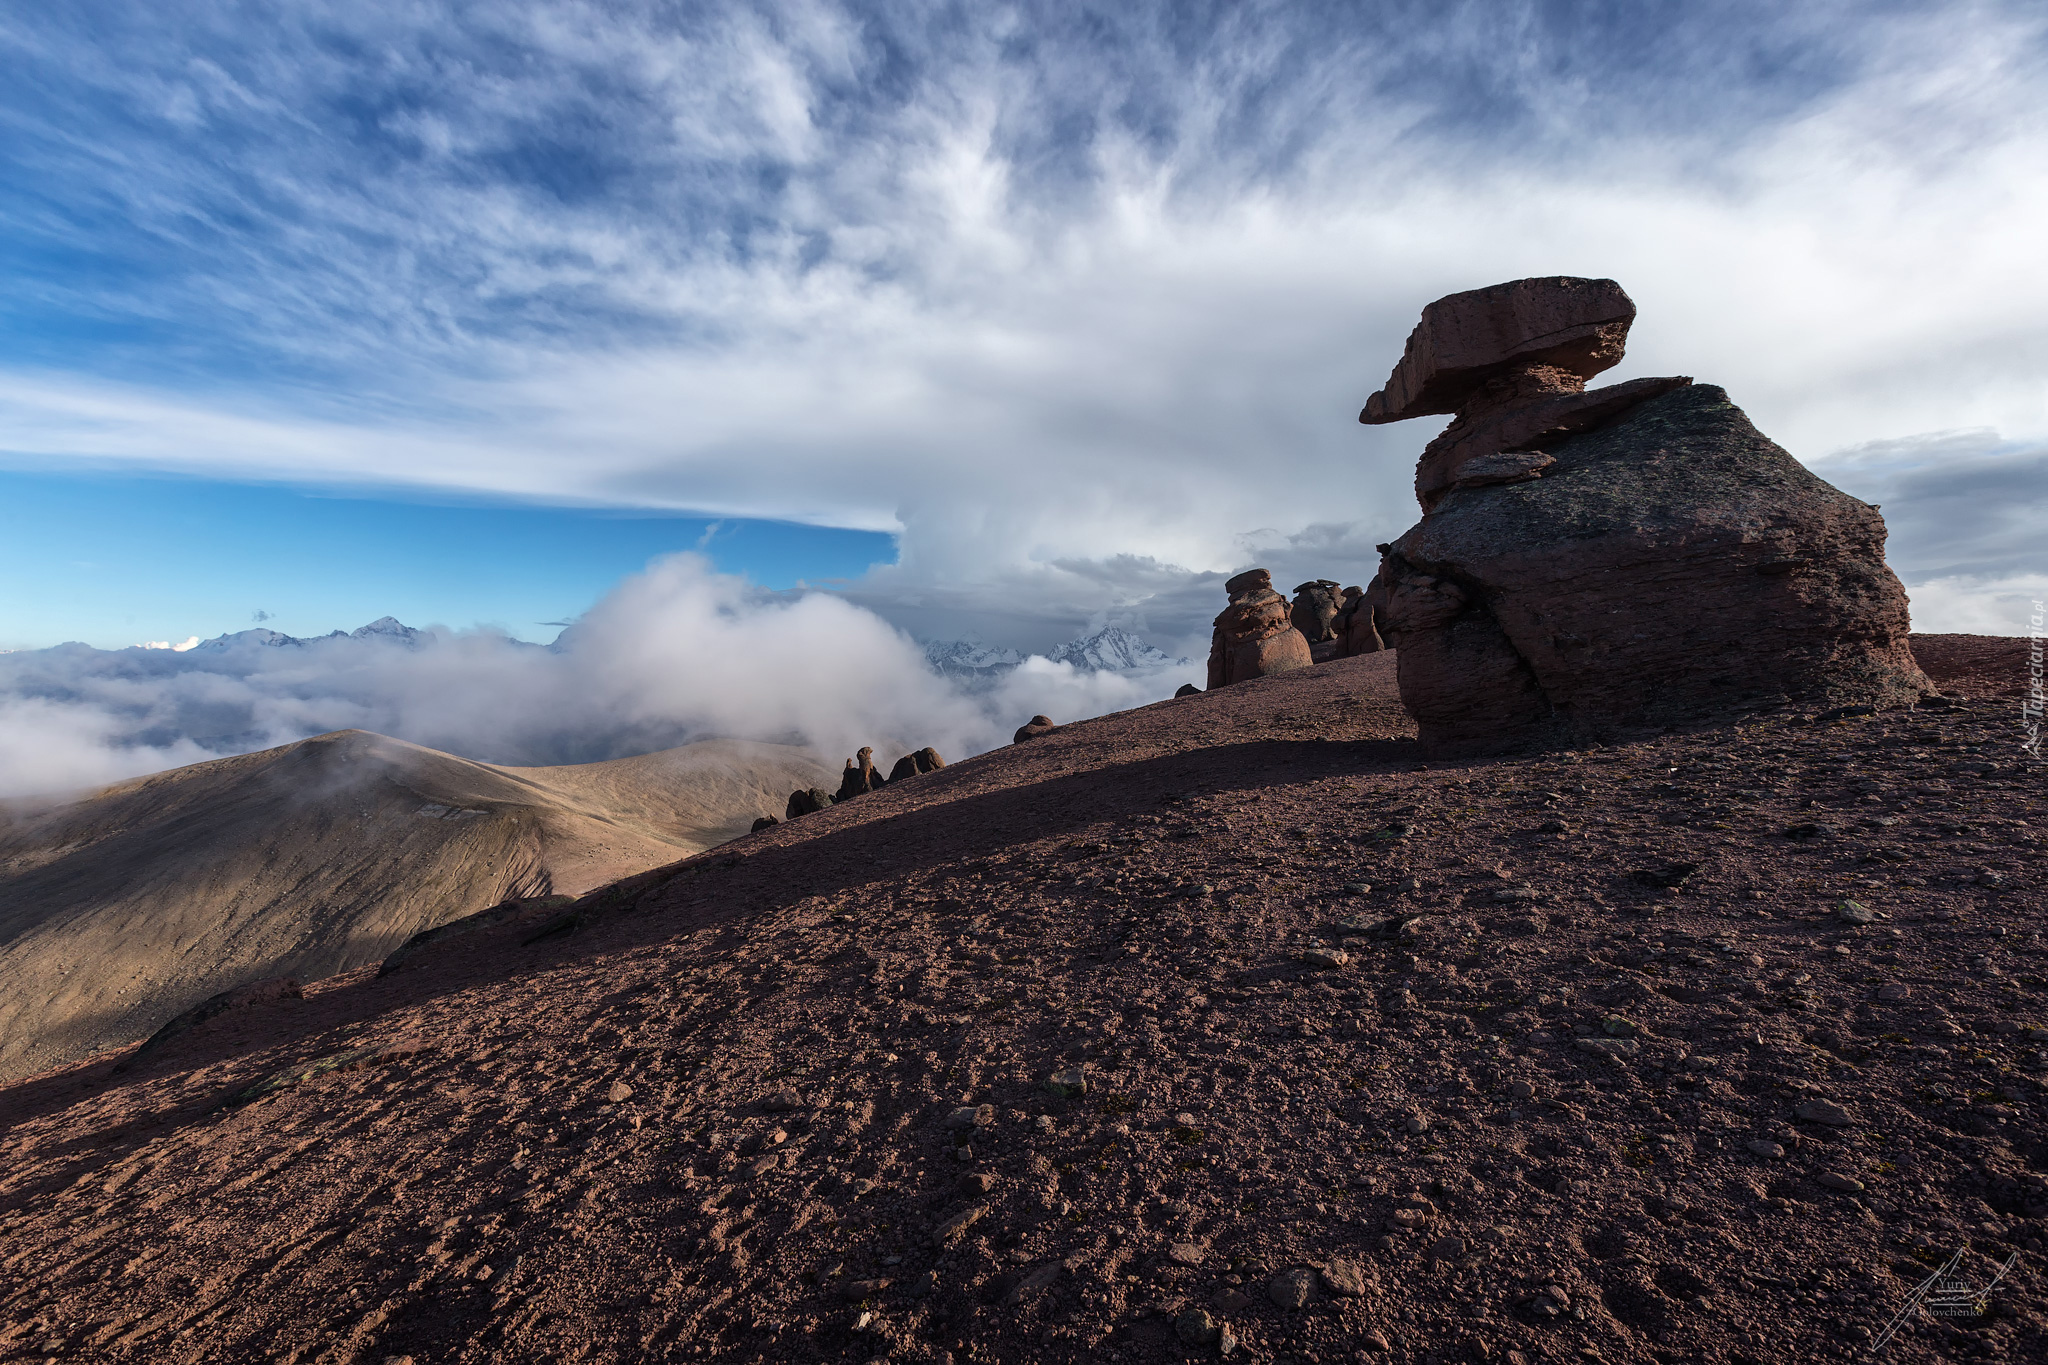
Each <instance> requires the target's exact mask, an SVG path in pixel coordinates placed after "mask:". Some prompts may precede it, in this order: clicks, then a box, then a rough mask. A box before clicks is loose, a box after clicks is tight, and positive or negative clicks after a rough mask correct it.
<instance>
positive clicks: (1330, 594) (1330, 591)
mask: <svg viewBox="0 0 2048 1365" xmlns="http://www.w3.org/2000/svg"><path fill="white" fill-rule="evenodd" d="M1288 619H1289V620H1290V621H1292V622H1293V623H1294V628H1295V629H1296V630H1298V631H1300V632H1301V638H1302V639H1304V640H1307V641H1308V642H1309V643H1310V644H1311V645H1316V644H1321V643H1322V642H1323V641H1325V640H1334V639H1336V638H1337V630H1336V620H1337V585H1336V583H1335V582H1333V581H1332V580H1330V579H1327V578H1318V579H1314V580H1312V581H1310V582H1307V583H1303V584H1301V585H1300V586H1298V587H1296V588H1295V590H1294V605H1293V606H1292V607H1291V608H1289V610H1288Z"/></svg>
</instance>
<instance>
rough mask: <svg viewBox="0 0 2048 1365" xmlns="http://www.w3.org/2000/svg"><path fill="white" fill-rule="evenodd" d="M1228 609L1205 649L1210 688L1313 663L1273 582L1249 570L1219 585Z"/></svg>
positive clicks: (1269, 575)
mask: <svg viewBox="0 0 2048 1365" xmlns="http://www.w3.org/2000/svg"><path fill="white" fill-rule="evenodd" d="M1223 590H1224V591H1225V592H1227V593H1229V594H1230V605H1229V606H1227V607H1225V608H1224V609H1223V612H1222V614H1221V615H1219V616H1218V617H1217V618H1216V622H1215V634H1214V635H1213V636H1211V638H1210V644H1209V687H1210V688H1211V690H1213V689H1215V688H1218V687H1227V686H1228V685H1230V684H1231V683H1234V682H1243V681H1244V680H1245V679H1247V678H1263V677H1267V676H1269V675H1271V674H1274V673H1285V672H1287V671H1288V670H1289V669H1294V668H1306V667H1307V666H1308V665H1309V664H1310V663H1311V662H1312V660H1311V658H1310V656H1309V648H1308V640H1307V638H1306V637H1304V636H1303V635H1302V633H1301V632H1300V631H1298V630H1296V629H1295V628H1294V624H1293V622H1292V620H1291V619H1290V609H1289V607H1288V603H1287V599H1286V598H1285V597H1282V596H1281V595H1280V594H1279V593H1277V592H1275V591H1273V576H1272V575H1271V574H1269V573H1267V572H1266V571H1265V570H1264V569H1247V570H1246V571H1245V572H1243V573H1241V574H1239V575H1237V576H1236V577H1235V578H1233V579H1231V580H1229V581H1228V582H1226V583H1225V584H1224V585H1223Z"/></svg>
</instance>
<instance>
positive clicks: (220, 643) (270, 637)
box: [194, 626, 305, 653]
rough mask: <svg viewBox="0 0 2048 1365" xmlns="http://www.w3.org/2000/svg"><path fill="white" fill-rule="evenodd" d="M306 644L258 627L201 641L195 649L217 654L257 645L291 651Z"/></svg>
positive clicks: (275, 631) (276, 631)
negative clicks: (244, 646)
mask: <svg viewBox="0 0 2048 1365" xmlns="http://www.w3.org/2000/svg"><path fill="white" fill-rule="evenodd" d="M304 643H305V641H304V640H301V639H298V638H296V637H294V636H290V635H286V634H285V633H284V632H283V631H280V630H270V629H267V628H265V627H263V626H257V627H256V628H255V629H253V630H238V631H234V632H232V633H231V634H227V635H216V636H214V637H213V638H212V639H211V640H201V641H200V642H199V643H198V644H197V645H195V646H194V648H196V649H204V650H208V651H212V652H216V653H217V652H219V651H221V650H226V649H235V648H237V647H239V646H242V645H257V646H260V647H262V648H265V649H290V648H294V647H296V646H298V645H303V644H304Z"/></svg>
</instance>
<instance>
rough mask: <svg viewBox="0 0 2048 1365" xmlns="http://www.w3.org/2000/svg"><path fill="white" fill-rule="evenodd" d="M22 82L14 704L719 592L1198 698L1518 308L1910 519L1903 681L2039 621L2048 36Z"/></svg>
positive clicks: (1019, 20)
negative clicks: (1236, 594) (1616, 292)
mask: <svg viewBox="0 0 2048 1365" xmlns="http://www.w3.org/2000/svg"><path fill="white" fill-rule="evenodd" d="M0 65H4V68H5V69H6V70H7V71H8V73H9V79H8V80H7V81H6V82H5V83H0V506H4V507H5V508H6V510H5V511H4V512H0V532H4V534H5V535H6V537H7V541H8V543H7V545H6V546H5V547H4V548H0V574H4V575H5V580H4V581H5V584H6V586H7V590H6V591H5V592H0V647H13V648H24V647H40V646H46V645H51V644H55V643H57V642H58V641H61V640H69V639H77V640H84V641H86V642H88V643H92V644H95V645H100V646H107V647H118V646H120V645H125V644H130V643H134V642H136V641H138V640H143V639H166V638H170V639H183V638H186V637H188V636H191V635H199V636H202V637H205V636H211V635H214V634H218V633H221V632H225V631H232V630H236V629H241V628H245V627H246V626H248V625H249V624H251V623H252V622H253V621H255V620H256V619H257V617H258V614H259V613H269V614H270V619H269V621H268V623H269V624H271V625H273V626H274V627H276V628H280V629H284V628H287V627H289V629H290V630H291V631H292V632H293V633H300V632H305V633H311V632H316V631H325V630H329V629H334V628H344V629H346V628H350V627H353V626H355V625H359V624H362V623H363V622H364V621H367V620H369V619H372V618H373V617H376V616H381V615H384V614H387V613H388V614H394V615H398V616H400V617H401V618H402V619H406V620H408V621H409V622H411V623H412V624H415V625H426V624H432V623H438V624H442V625H446V626H449V627H452V628H455V629H457V630H461V629H467V628H472V627H477V626H490V627H493V628H496V629H498V630H501V631H504V632H507V633H509V634H510V635H512V636H513V637H515V638H520V639H545V638H550V636H551V632H552V630H553V629H554V628H553V627H548V626H544V625H543V624H542V623H546V622H553V621H562V620H573V619H576V618H577V617H578V616H579V615H581V614H583V613H586V612H589V611H591V610H593V609H594V608H595V607H596V605H597V604H598V603H599V602H601V601H604V600H607V598H606V595H607V594H608V593H616V592H617V591H619V585H620V584H621V583H622V582H624V581H626V580H627V578H628V576H630V575H632V574H634V573H635V572H637V571H639V570H640V569H642V568H644V567H645V566H646V565H647V564H648V563H649V562H650V561H653V560H655V559H657V557H659V556H661V555H663V554H668V553H672V552H676V551H695V552H701V553H702V554H703V555H704V556H706V558H707V562H708V564H709V566H710V567H709V570H707V572H711V573H713V574H714V575H715V574H727V575H735V576H738V577H740V578H742V579H744V580H745V581H747V582H749V583H751V584H752V585H754V586H756V587H759V588H763V589H775V590H789V589H794V588H797V587H799V586H800V585H804V584H827V585H828V586H829V587H830V590H831V591H833V592H836V593H837V594H839V595H840V596H841V597H842V598H843V599H844V600H845V601H846V602H847V603H849V604H850V605H852V606H854V607H857V608H859V609H862V610H865V611H869V612H873V613H875V614H877V615H879V616H880V617H881V618H882V619H883V620H884V621H885V622H888V623H889V624H890V625H892V626H894V627H896V628H899V629H900V630H902V631H905V632H908V633H910V634H913V635H917V636H922V637H928V638H945V637H952V636H960V635H970V634H971V635H976V636H979V637H981V638H984V639H987V640H989V641H991V642H993V643H999V644H1007V645H1015V646H1020V647H1027V648H1043V647H1045V646H1047V645H1050V644H1052V643H1055V642H1057V641H1059V640H1063V639H1067V638H1070V637H1072V636H1074V635H1077V634H1079V633H1081V632H1082V631H1084V630H1086V629H1089V628H1091V627H1093V626H1096V625H1100V624H1103V623H1114V624H1119V625H1124V626H1128V627H1130V628H1133V629H1137V630H1139V631H1140V632H1141V633H1145V634H1147V635H1148V636H1150V637H1151V638H1153V639H1155V640H1156V642H1157V643H1159V644H1161V645H1162V646H1163V647H1165V648H1167V649H1169V650H1170V651H1172V652H1175V653H1191V652H1197V651H1199V649H1200V648H1201V646H1202V642H1203V639H1204V637H1205V634H1206V630H1207V623H1208V620H1209V618H1210V616H1212V615H1213V613H1214V612H1215V610H1217V609H1218V608H1219V607H1220V606H1221V602H1222V597H1221V592H1220V588H1219V587H1218V584H1219V583H1220V581H1221V579H1222V577H1224V576H1226V575H1227V574H1228V573H1230V572H1232V571H1234V570H1236V569H1240V568H1243V567H1246V566H1248V565H1250V564H1252V563H1263V564H1265V565H1266V566H1267V567H1270V568H1272V569H1273V570H1274V572H1275V575H1276V577H1278V578H1282V579H1284V580H1286V581H1288V582H1293V581H1299V579H1301V578H1310V577H1330V578H1337V579H1341V580H1342V581H1344V582H1359V581H1362V580H1363V579H1364V578H1365V577H1366V576H1367V575H1369V573H1370V572H1371V567H1372V562H1373V559H1374V556H1373V553H1372V550H1371V546H1372V545H1373V544H1374V543H1375V542H1378V541H1381V540H1386V539H1388V538H1390V537H1391V536H1393V535H1395V534H1398V533H1399V532H1400V531H1401V530H1402V529H1403V528H1405V527H1406V526H1407V525H1409V524H1411V523H1412V522H1413V520H1414V519H1415V517H1416V515H1417V512H1416V508H1415V505H1414V501H1413V496H1412V492H1411V486H1410V480H1411V477H1412V470H1413V462H1414V457H1415V455H1416V453H1417V452H1418V451H1419V450H1420V448H1421V446H1422V445H1423V444H1424V443H1425V442H1426V441H1427V440H1428V439H1429V438H1430V436H1432V435H1434V428H1435V424H1434V423H1433V422H1411V423H1404V424H1399V425H1396V426H1391V427H1375V428H1363V427H1360V426H1358V425H1357V424H1356V422H1355V416H1356V413H1357V410H1358V408H1359V406H1360V405H1361V404H1362V402H1363V400H1364V398H1365V397H1366V395H1367V394H1368V393H1370V392H1371V391H1372V390H1373V389H1374V388H1376V387H1378V385H1379V383H1380V382H1381V381H1382V380H1383V379H1384V377H1385V375H1386V373H1387V371H1388V370H1389V369H1390V368H1391V367H1392V365H1393V363H1394V361H1395V360H1396V359H1397V358H1398V357H1399V354H1400V350H1401V344H1402V341H1403V339H1404V338H1405V336H1406V334H1407V332H1408V330H1409V328H1410V327H1412V326H1413V324H1414V321H1415V318H1416V316H1417V314H1418V312H1419V310H1420V308H1421V307H1422V305H1424V304H1425V303H1427V302H1428V301H1429V300H1431V299H1433V298H1436V297H1438V296H1440V295H1442V294H1445V293H1450V292H1453V291H1456V290H1460V289H1466V288H1472V287H1477V286H1480V285H1485V284H1489V283H1493V282H1495V281H1498V280H1504V279H1511V278H1516V277H1519V276H1525V275H1531V274H1577V275H1587V276H1606V277H1612V278H1615V279H1617V280H1619V281H1621V283H1622V284H1623V285H1624V286H1625V287H1626V288H1627V289H1628V290H1629V292H1630V293H1631V295H1632V296H1633V297H1634V298H1635V300H1636V302H1637V304H1638V307H1639V309H1640V313H1639V317H1638V320H1637V323H1636V325H1635V329H1634V331H1633V333H1632V335H1631V338H1630V349H1629V355H1628V358H1627V360H1626V361H1625V362H1624V363H1623V365H1622V366H1621V367H1620V368H1618V369H1617V370H1615V371H1612V372H1610V374H1609V375H1607V376H1606V377H1605V378H1606V379H1608V380H1622V379H1628V378H1633V377H1638V376H1641V375H1654V374H1674V373H1676V374H1689V375H1695V376H1698V377H1699V378H1701V379H1703V380H1707V381H1710V382H1714V383H1719V384H1721V385H1723V386H1725V387H1726V388H1727V389H1728V390H1729V392H1730V394H1731V396H1732V397H1733V398H1734V399H1735V401H1736V402H1737V403H1739V404H1741V405H1742V406H1743V407H1744V408H1745V409H1746V410H1747V411H1748V412H1749V413H1750V415H1751V417H1752V418H1753V419H1754V420H1755V421H1756V422H1757V424H1758V425H1759V427H1761V429H1762V430H1764V431H1765V432H1766V433H1767V434H1769V435H1771V436H1773V437H1774V438H1775V439H1777V440H1778V441H1779V442H1780V443H1781V444H1783V445H1785V446H1786V447H1787V449H1789V450H1790V451H1792V453H1793V454H1795V455H1796V456H1798V457H1799V458H1800V459H1801V460H1803V461H1805V462H1806V463H1807V464H1809V465H1810V466H1811V467H1812V468H1814V469H1816V470H1817V471H1819V472H1820V473H1822V474H1823V475H1824V476H1826V477H1829V478H1831V479H1834V480H1835V481H1836V482H1838V483H1839V484H1840V485H1841V486H1842V487H1844V488H1845V489H1847V490H1848V491H1850V492H1852V493H1856V494H1858V495H1859V496H1862V497H1865V498H1868V499H1870V500H1873V501H1879V502H1881V503H1882V504H1883V505H1884V508H1885V513H1886V516H1887V517H1888V518H1889V519H1890V521H1891V524H1892V527H1893V546H1892V553H1893V563H1894V566H1895V567H1896V568H1897V569H1898V571H1899V572H1900V575H1901V577H1902V578H1903V579H1904V580H1905V581H1906V583H1907V585H1908V588H1909V591H1910V592H1911V594H1912V595H1913V598H1914V604H1915V619H1916V624H1917V625H1918V626H1919V627H1920V628H1923V629H1969V630H1990V631H1996V632H1998V633H2019V632H2020V631H2022V630H2023V629H2024V618H2025V612H2026V610H2027V609H2028V608H2030V606H2031V602H2032V600H2033V599H2035V598H2039V597H2043V596H2048V553H2044V551H2043V549H2042V541H2043V537H2042V533H2041V531H2040V529H2039V528H2040V527H2042V526H2043V525H2048V517H2044V516H2043V513H2044V512H2048V479H2044V478H2043V477H2042V475H2043V473H2044V472H2048V271H2043V270H2042V269H2041V268H2040V260H2039V257H2040V248H2039V239H2040V232H2041V229H2040V224H2041V223H2042V222H2044V221H2048V104H2044V99H2043V96H2044V92H2048V79H2044V76H2048V12H2044V11H2043V10H2042V9H2041V7H2040V6H2039V5H2038V4H2024V3H2012V4H2001V3H1967V2H1963V3H1941V4H1928V3H1842V2H1838V0H1803V2H1802V3H1800V4H1797V5H1785V4H1783V3H1782V0H1770V2H1768V3H1766V2H1764V0H1754V2H1752V0H1697V3H1690V4H1684V5H1675V4H1671V5H1666V4H1642V3H1639V2H1638V0H1613V2H1612V3H1594V2H1592V0H1582V2H1578V3H1516V0H1480V2H1479V3H1470V4H1458V3H1445V2H1444V0H1427V2H1426V3H1425V2H1423V0H1416V2H1414V3H1408V2H1406V0H1401V2H1395V3H1388V2H1381V3H1373V2H1371V0H1349V2H1347V3H1332V4H1311V3H1259V2H1258V0H1233V2H1232V3H1214V4H1201V3H1175V4H1144V3H1130V2H1129V0H1124V2H1122V3H1115V4H1109V3H1104V4H1091V3H1064V4H1023V5H1005V4H998V3H986V2H983V3H974V4H942V3H886V2H879V0H878V2H876V3H864V4H842V3H827V2H825V0H804V2H801V3H786V4H776V3H754V4H746V5H726V4H719V3H716V2H715V0H704V2H702V3H691V4H687V5H684V4H668V3H654V2H653V0H637V2H636V0H606V3H602V4H584V3H572V2H570V0H548V2H547V3H533V2H531V0H494V3H491V4H487V5H486V4H467V3H452V2H450V0H442V2H441V3H435V2H434V0H346V3H341V2H339V0H337V2H336V3H315V2H312V0H300V2H299V3H282V4H273V5H264V6H252V5H247V4H241V3H225V2H217V3H198V2H196V0H157V3H152V4H147V5H144V4H139V3H134V2H133V0H130V2H129V3H121V4H113V3H94V2H93V0H75V2H74V3H69V4H65V5H45V6H15V7H11V8H10V9H9V10H7V11H6V12H4V13H0ZM712 522H716V523H718V524H719V525H720V527H721V528H722V530H721V531H720V532H719V533H717V534H714V535H713V536H712V537H711V538H710V539H709V540H704V539H703V535H704V531H705V529H706V527H707V525H709V524H710V523H712ZM828 581H829V583H828Z"/></svg>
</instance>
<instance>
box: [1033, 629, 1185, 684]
mask: <svg viewBox="0 0 2048 1365" xmlns="http://www.w3.org/2000/svg"><path fill="white" fill-rule="evenodd" d="M1045 657H1046V658H1048V659H1050V660H1052V661H1053V662H1054V663H1056V664H1072V665H1073V666H1074V667H1075V668H1078V669H1081V670H1082V671H1084V672H1089V673H1123V672H1128V671H1129V670H1131V669H1134V668H1164V667H1168V666H1170V665H1173V664H1184V663H1186V662H1187V660H1186V659H1176V658H1174V657H1173V656H1172V655H1171V654H1168V653H1167V652H1166V651H1165V650H1162V649H1159V648H1157V647H1155V646H1154V645H1152V644H1151V643H1149V642H1148V641H1146V640H1144V639H1142V638H1140V637H1138V636H1136V635H1133V634H1131V632H1129V631H1127V630H1125V629H1124V628H1123V627H1121V626H1104V627H1103V628H1102V629H1101V630H1098V631H1096V632H1095V633H1094V634H1093V635H1090V636H1087V637H1085V638H1083V639H1079V640H1069V641H1068V642H1067V643H1066V644H1063V645H1059V646H1057V647H1055V648H1053V649H1050V650H1048V651H1046V655H1045Z"/></svg>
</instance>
